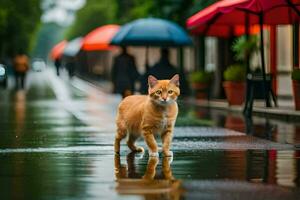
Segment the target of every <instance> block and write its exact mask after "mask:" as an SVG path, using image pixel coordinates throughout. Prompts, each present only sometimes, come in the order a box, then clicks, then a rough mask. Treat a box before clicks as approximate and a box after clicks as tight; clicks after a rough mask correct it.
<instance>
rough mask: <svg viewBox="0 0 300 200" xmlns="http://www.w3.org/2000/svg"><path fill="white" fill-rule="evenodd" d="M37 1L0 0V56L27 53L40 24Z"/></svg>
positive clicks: (39, 11) (38, 3)
mask: <svg viewBox="0 0 300 200" xmlns="http://www.w3.org/2000/svg"><path fill="white" fill-rule="evenodd" d="M40 15H41V10H40V1H39V0H27V1H19V0H1V6H0V56H2V57H7V56H8V57H11V56H13V55H14V54H15V53H16V52H18V51H23V52H25V53H28V51H29V50H30V46H31V44H32V39H33V38H34V36H35V33H36V30H37V28H38V26H39V22H40Z"/></svg>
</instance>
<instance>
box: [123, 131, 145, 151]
mask: <svg viewBox="0 0 300 200" xmlns="http://www.w3.org/2000/svg"><path fill="white" fill-rule="evenodd" d="M137 138H138V136H136V135H133V134H129V137H128V140H127V145H128V147H129V149H130V150H131V151H133V152H144V148H143V147H138V146H136V145H135V141H136V139H137Z"/></svg>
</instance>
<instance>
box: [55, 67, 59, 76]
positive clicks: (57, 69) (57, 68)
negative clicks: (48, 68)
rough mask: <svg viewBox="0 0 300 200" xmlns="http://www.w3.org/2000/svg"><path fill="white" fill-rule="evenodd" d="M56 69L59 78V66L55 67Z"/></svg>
mask: <svg viewBox="0 0 300 200" xmlns="http://www.w3.org/2000/svg"><path fill="white" fill-rule="evenodd" d="M55 68H56V75H57V76H59V66H55Z"/></svg>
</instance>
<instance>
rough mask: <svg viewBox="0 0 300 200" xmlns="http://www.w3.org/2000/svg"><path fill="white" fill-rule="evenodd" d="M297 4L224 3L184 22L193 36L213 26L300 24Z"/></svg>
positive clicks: (278, 0) (269, 0) (298, 0)
mask: <svg viewBox="0 0 300 200" xmlns="http://www.w3.org/2000/svg"><path fill="white" fill-rule="evenodd" d="M299 9H300V0H223V1H220V2H217V3H215V4H213V5H211V6H209V7H207V8H205V9H203V10H201V11H200V12H198V13H197V14H195V15H193V16H192V17H190V18H189V19H188V20H187V27H188V28H189V29H190V30H191V31H192V32H198V33H204V32H205V30H206V29H207V30H209V29H214V28H215V27H216V26H219V27H222V26H223V27H227V28H228V26H235V25H245V24H246V23H248V24H250V25H251V24H259V23H260V18H262V20H263V24H269V25H277V24H292V23H297V22H299Z"/></svg>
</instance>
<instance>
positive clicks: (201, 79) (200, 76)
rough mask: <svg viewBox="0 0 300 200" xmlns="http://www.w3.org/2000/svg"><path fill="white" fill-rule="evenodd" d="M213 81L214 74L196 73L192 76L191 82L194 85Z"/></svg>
mask: <svg viewBox="0 0 300 200" xmlns="http://www.w3.org/2000/svg"><path fill="white" fill-rule="evenodd" d="M211 79H212V72H206V71H196V72H193V73H191V74H190V81H191V82H193V83H208V82H210V81H211Z"/></svg>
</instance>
